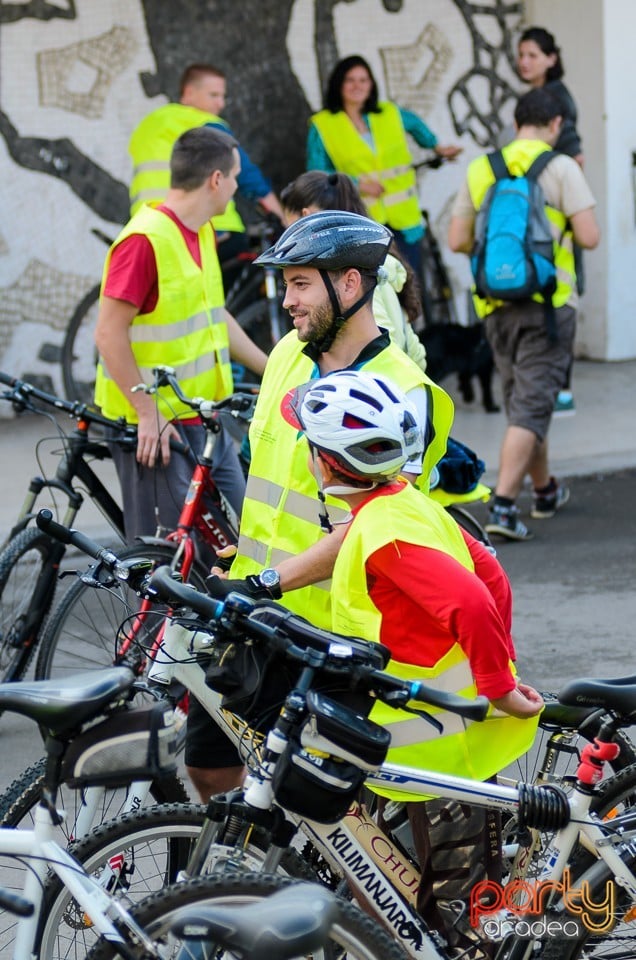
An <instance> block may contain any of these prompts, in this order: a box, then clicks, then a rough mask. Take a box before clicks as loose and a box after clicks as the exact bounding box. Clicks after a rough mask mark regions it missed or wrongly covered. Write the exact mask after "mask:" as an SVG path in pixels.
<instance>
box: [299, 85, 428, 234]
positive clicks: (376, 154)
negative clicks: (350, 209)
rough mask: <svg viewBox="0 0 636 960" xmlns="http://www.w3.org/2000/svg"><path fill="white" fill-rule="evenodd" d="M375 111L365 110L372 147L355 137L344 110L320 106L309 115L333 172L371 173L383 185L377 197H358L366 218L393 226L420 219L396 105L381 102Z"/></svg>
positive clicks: (401, 227)
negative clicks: (367, 112)
mask: <svg viewBox="0 0 636 960" xmlns="http://www.w3.org/2000/svg"><path fill="white" fill-rule="evenodd" d="M379 107H380V112H379V113H369V114H367V115H366V118H367V119H368V122H369V128H370V131H371V136H372V137H373V148H371V146H370V145H369V144H368V143H367V142H366V140H365V139H364V138H363V137H361V136H360V134H359V133H358V131H357V130H356V128H355V127H354V125H353V124H352V122H351V120H350V119H349V117H348V116H347V114H346V113H345V112H344V110H340V111H339V112H338V113H332V112H331V111H330V110H321V111H320V112H319V113H315V114H314V115H313V117H312V118H311V120H312V122H313V123H314V125H315V127H316V129H317V130H318V133H319V134H320V137H321V140H322V142H323V146H324V148H325V150H326V151H327V153H328V154H329V157H330V159H331V162H332V163H333V165H334V167H335V168H336V170H340V171H342V173H346V174H348V176H350V177H356V178H359V177H361V176H372V177H373V178H374V179H376V180H379V181H380V183H382V185H383V187H384V190H385V192H384V194H383V195H382V196H381V197H379V198H378V199H377V200H371V199H369V198H363V199H364V200H365V203H366V205H367V209H368V211H369V216H371V217H373V218H374V220H378V221H379V222H380V223H387V224H388V225H389V226H390V227H393V228H394V229H395V230H408V229H409V228H410V227H416V226H418V225H419V224H420V223H421V222H422V215H421V213H420V203H419V197H418V192H417V178H416V176H415V171H414V169H413V166H412V163H413V158H412V156H411V151H410V150H409V146H408V142H407V139H406V133H405V130H404V126H403V124H402V117H401V116H400V111H399V109H398V108H397V107H396V106H395V104H394V103H390V102H389V101H383V102H381V103H380V104H379Z"/></svg>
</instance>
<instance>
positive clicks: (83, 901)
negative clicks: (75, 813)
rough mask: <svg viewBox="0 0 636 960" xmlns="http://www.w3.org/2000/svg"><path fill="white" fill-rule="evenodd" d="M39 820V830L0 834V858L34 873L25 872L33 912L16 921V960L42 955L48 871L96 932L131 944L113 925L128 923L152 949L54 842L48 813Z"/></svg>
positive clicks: (111, 900) (5, 829)
mask: <svg viewBox="0 0 636 960" xmlns="http://www.w3.org/2000/svg"><path fill="white" fill-rule="evenodd" d="M34 820H35V825H34V828H33V829H32V830H13V829H11V828H9V827H3V828H0V856H7V857H19V858H20V859H22V860H26V861H27V862H28V866H29V869H28V870H27V871H26V876H25V880H24V885H23V889H22V896H23V897H24V899H25V900H26V901H27V902H29V903H32V904H33V906H34V911H33V914H32V915H31V916H30V917H17V918H16V926H17V934H16V939H15V944H14V952H13V958H14V960H33V957H34V956H36V955H37V947H38V944H37V942H36V937H37V932H38V924H39V920H40V914H41V910H42V902H43V887H44V882H45V880H46V876H47V872H48V871H49V870H51V871H52V872H53V873H55V874H57V876H58V877H59V878H60V880H61V881H62V883H63V884H64V886H65V887H66V888H67V890H68V891H69V892H70V893H71V894H72V896H73V897H74V898H75V900H76V901H77V903H78V904H79V906H80V907H81V909H82V910H83V911H84V912H85V913H86V915H87V916H89V917H90V918H91V922H92V924H93V926H94V927H95V929H96V930H97V931H98V932H99V933H100V935H101V936H103V937H104V938H105V939H107V940H108V941H110V942H111V943H114V944H125V943H126V941H125V940H124V939H123V938H122V936H121V934H119V933H118V932H117V929H116V927H115V925H114V922H113V921H114V919H116V918H120V919H123V918H126V924H127V926H128V927H129V929H134V931H135V933H136V935H137V936H139V937H140V938H141V940H142V941H143V942H144V943H145V944H146V945H147V946H151V941H149V940H148V938H147V937H146V936H145V934H144V933H143V931H142V930H141V929H140V928H139V927H138V926H137V925H136V924H135V923H134V922H133V920H132V919H131V918H130V917H128V915H127V914H126V911H125V910H124V908H123V906H122V904H121V903H120V902H119V901H117V900H116V899H114V898H113V897H111V896H109V895H108V894H107V893H106V892H105V891H104V890H103V888H102V886H101V885H100V884H99V883H98V882H97V881H96V880H94V879H93V878H92V877H90V876H89V875H88V874H87V873H85V871H84V869H83V867H82V866H81V865H80V864H79V863H78V862H77V861H76V860H75V859H74V858H73V857H72V856H71V855H70V854H69V853H68V852H67V851H66V850H64V849H63V847H61V846H60V845H59V844H58V843H57V842H56V841H55V840H54V839H53V834H54V830H55V827H54V826H53V823H52V820H51V815H50V813H49V812H48V810H47V809H46V808H45V807H43V806H41V805H39V806H38V807H37V809H36V812H35V817H34Z"/></svg>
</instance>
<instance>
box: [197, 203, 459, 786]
mask: <svg viewBox="0 0 636 960" xmlns="http://www.w3.org/2000/svg"><path fill="white" fill-rule="evenodd" d="M391 241H392V236H391V233H390V231H389V230H387V228H386V227H384V226H382V225H381V224H379V223H377V222H376V221H374V220H370V219H369V218H368V217H363V216H360V215H359V214H355V213H350V212H349V211H336V210H328V211H323V212H319V213H314V214H311V215H310V216H307V217H302V218H301V219H300V220H298V221H296V223H294V224H292V225H291V226H290V227H288V228H287V230H286V231H285V232H284V233H283V234H282V236H281V237H280V238H279V240H278V241H277V243H276V244H275V245H274V246H273V247H270V249H269V250H267V251H265V253H263V254H262V255H261V257H260V258H259V260H258V261H257V262H261V263H263V264H269V265H272V266H274V267H278V268H280V269H282V271H283V277H284V280H285V285H286V294H285V300H284V302H283V306H284V307H285V309H287V310H288V311H289V313H290V315H291V317H292V319H293V323H294V327H295V329H294V330H292V331H290V333H288V334H287V335H286V336H285V337H283V339H282V340H281V341H280V342H279V343H278V344H276V346H275V347H274V349H273V350H272V352H271V354H270V355H269V359H268V362H267V368H266V370H265V375H264V377H263V381H262V384H261V389H260V393H259V398H258V402H257V404H256V409H255V411H254V417H253V420H252V424H251V426H250V432H249V438H250V447H251V464H250V471H249V476H248V480H247V490H246V494H245V501H244V504H243V512H242V514H241V530H240V537H239V544H238V555H237V557H236V559H235V560H234V563H233V565H232V568H231V570H230V575H231V577H232V578H233V579H231V580H221V579H218V580H217V581H216V584H215V583H214V582H211V583H210V590H215V589H216V590H218V591H219V593H220V594H221V595H222V593H223V592H227V591H229V590H231V589H233V588H235V587H236V588H237V589H239V590H240V591H242V592H245V591H247V592H248V593H250V594H251V595H252V596H257V597H258V596H261V597H270V598H271V597H274V598H280V596H281V592H284V597H283V599H282V602H283V603H284V604H285V606H287V607H288V608H289V609H290V610H293V611H294V612H296V613H300V614H302V615H305V616H308V617H309V619H310V620H311V621H312V623H315V624H316V625H317V626H323V627H327V628H328V627H329V626H330V624H331V600H332V597H333V593H332V592H331V581H330V577H331V571H332V569H333V565H334V562H335V559H336V556H337V554H338V550H339V548H340V544H341V543H342V540H343V537H344V534H345V530H346V526H347V522H348V513H347V511H346V510H345V509H343V507H342V506H341V505H339V504H338V502H337V501H335V500H334V499H333V498H331V497H327V499H326V501H325V502H324V503H323V504H322V507H321V508H320V511H319V501H318V499H317V496H316V483H315V480H314V478H313V476H312V474H311V473H310V471H309V469H308V466H307V443H306V440H305V439H304V437H302V436H299V434H298V431H297V430H295V429H294V428H293V427H291V426H290V425H289V424H288V423H286V422H285V421H284V420H283V418H282V417H281V414H280V404H281V400H282V398H283V397H284V396H285V394H286V393H287V392H288V391H289V390H290V389H292V388H294V387H297V386H298V385H299V384H301V383H305V382H307V381H308V380H311V379H312V377H315V378H317V377H320V376H325V375H326V374H329V373H331V372H333V371H335V370H345V369H352V368H355V369H358V368H362V369H364V370H370V371H372V372H374V373H384V374H386V375H387V376H391V377H393V378H394V379H395V380H396V381H398V382H399V383H400V385H401V386H402V388H403V389H404V390H405V391H406V392H407V393H408V394H409V397H410V398H411V400H412V401H413V402H414V403H415V405H416V407H417V409H418V411H419V414H420V423H421V424H423V429H424V430H425V431H426V435H427V440H428V443H427V449H426V452H425V454H424V455H423V457H422V456H421V455H419V454H418V455H417V456H415V457H414V458H413V460H412V461H411V462H410V463H409V464H408V465H407V467H406V471H407V472H408V474H409V476H410V477H411V479H412V480H413V481H415V480H416V479H418V478H419V477H420V475H421V478H422V479H418V482H420V483H422V484H423V485H424V487H425V488H426V489H428V487H427V482H428V477H429V475H430V473H431V470H432V469H433V467H434V465H435V464H436V463H437V461H438V460H439V459H440V457H442V456H443V454H444V452H445V450H446V442H447V439H448V435H449V432H450V428H451V424H452V420H453V404H452V401H451V399H450V397H449V396H448V395H447V394H446V393H445V392H444V390H442V388H441V387H439V386H437V384H435V383H433V381H432V380H430V378H429V377H428V376H427V375H426V374H425V373H424V372H423V371H422V370H421V369H420V368H419V367H418V366H417V364H415V363H414V362H413V360H411V359H410V358H409V357H407V355H406V354H405V353H404V351H403V350H401V349H400V348H399V347H397V346H395V344H392V343H391V341H390V339H389V335H388V333H387V332H386V331H381V330H379V329H378V326H377V324H376V322H375V318H374V315H373V308H372V298H373V293H374V290H375V287H376V284H377V280H378V269H379V267H380V266H381V265H382V264H383V263H384V260H385V258H386V255H387V251H388V249H389V246H390V245H391ZM319 515H320V517H321V522H320V525H319V523H318V520H319ZM195 710H196V711H197V715H199V714H200V711H199V710H198V709H197V707H196V705H195ZM200 719H201V725H200V735H199V736H198V738H197V739H199V741H200V744H201V759H202V760H203V758H204V757H205V756H206V755H207V756H208V757H209V756H210V755H211V754H210V747H209V744H210V743H211V742H214V740H215V739H218V736H219V731H218V727H215V726H214V724H212V723H211V722H205V721H206V718H205V717H203V716H201V717H200ZM207 720H208V721H209V718H207ZM188 725H189V726H188V736H190V717H189V718H188ZM201 766H203V763H202V764H201ZM210 776H211V780H210V783H214V781H215V771H214V770H213V769H211V770H210ZM199 783H200V786H199V790H200V793H201V796H202V798H205V791H206V789H208V786H207V785H206V781H205V778H204V777H203V775H201V777H200V780H199Z"/></svg>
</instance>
